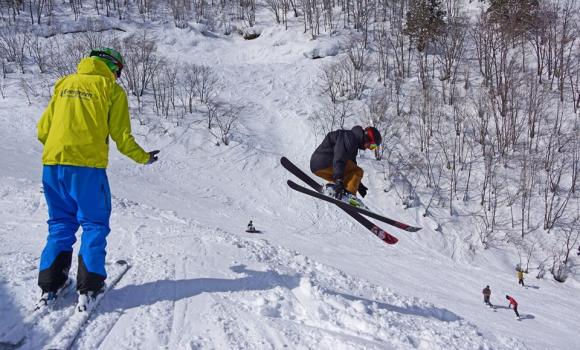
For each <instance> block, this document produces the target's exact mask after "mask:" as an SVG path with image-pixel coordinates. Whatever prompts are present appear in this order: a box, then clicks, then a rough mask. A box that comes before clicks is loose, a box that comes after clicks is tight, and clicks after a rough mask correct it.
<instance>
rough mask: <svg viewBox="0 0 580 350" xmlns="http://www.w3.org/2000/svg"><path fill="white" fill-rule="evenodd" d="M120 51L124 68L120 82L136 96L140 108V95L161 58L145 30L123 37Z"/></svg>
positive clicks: (158, 65)
mask: <svg viewBox="0 0 580 350" xmlns="http://www.w3.org/2000/svg"><path fill="white" fill-rule="evenodd" d="M122 51H123V57H124V59H125V68H124V69H123V74H122V75H121V82H122V83H123V84H124V85H125V86H126V87H127V89H128V90H129V91H130V92H131V94H133V96H135V97H137V103H138V104H139V110H140V108H141V97H142V96H143V94H144V93H145V89H147V87H148V86H149V83H150V82H151V79H152V78H153V77H154V76H155V72H156V71H157V69H159V67H160V66H161V65H162V63H163V60H162V58H161V57H159V56H158V55H157V45H156V44H155V38H152V37H150V35H149V34H148V33H147V32H146V31H143V32H140V33H135V34H133V35H131V36H129V37H127V38H125V39H124V40H123V42H122Z"/></svg>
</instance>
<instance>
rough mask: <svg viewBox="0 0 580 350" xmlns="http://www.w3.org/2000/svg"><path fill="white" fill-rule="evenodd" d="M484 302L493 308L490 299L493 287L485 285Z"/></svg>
mask: <svg viewBox="0 0 580 350" xmlns="http://www.w3.org/2000/svg"><path fill="white" fill-rule="evenodd" d="M482 292H483V302H484V303H485V304H486V305H487V306H489V307H491V308H493V305H492V304H491V302H490V301H489V299H490V298H491V289H490V288H489V286H485V288H483V291H482Z"/></svg>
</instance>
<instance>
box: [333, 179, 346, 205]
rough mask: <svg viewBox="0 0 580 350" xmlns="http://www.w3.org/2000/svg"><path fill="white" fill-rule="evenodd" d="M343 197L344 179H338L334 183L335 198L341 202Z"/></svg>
mask: <svg viewBox="0 0 580 350" xmlns="http://www.w3.org/2000/svg"><path fill="white" fill-rule="evenodd" d="M342 196H344V182H343V181H342V179H338V180H336V182H335V183H334V198H336V199H338V200H340V199H342Z"/></svg>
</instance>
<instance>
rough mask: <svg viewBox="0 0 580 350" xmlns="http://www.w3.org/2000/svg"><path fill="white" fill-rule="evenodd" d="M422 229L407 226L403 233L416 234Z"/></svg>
mask: <svg viewBox="0 0 580 350" xmlns="http://www.w3.org/2000/svg"><path fill="white" fill-rule="evenodd" d="M422 229H423V228H422V227H413V226H409V227H407V228H406V229H405V231H407V232H417V231H421V230H422Z"/></svg>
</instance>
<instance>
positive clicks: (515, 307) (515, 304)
mask: <svg viewBox="0 0 580 350" xmlns="http://www.w3.org/2000/svg"><path fill="white" fill-rule="evenodd" d="M505 298H506V299H507V300H508V301H509V302H510V304H509V307H510V308H512V309H513V310H514V312H515V313H516V317H517V318H518V319H519V318H520V314H519V312H518V302H517V301H516V300H515V299H514V298H512V297H510V296H509V295H506V296H505Z"/></svg>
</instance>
